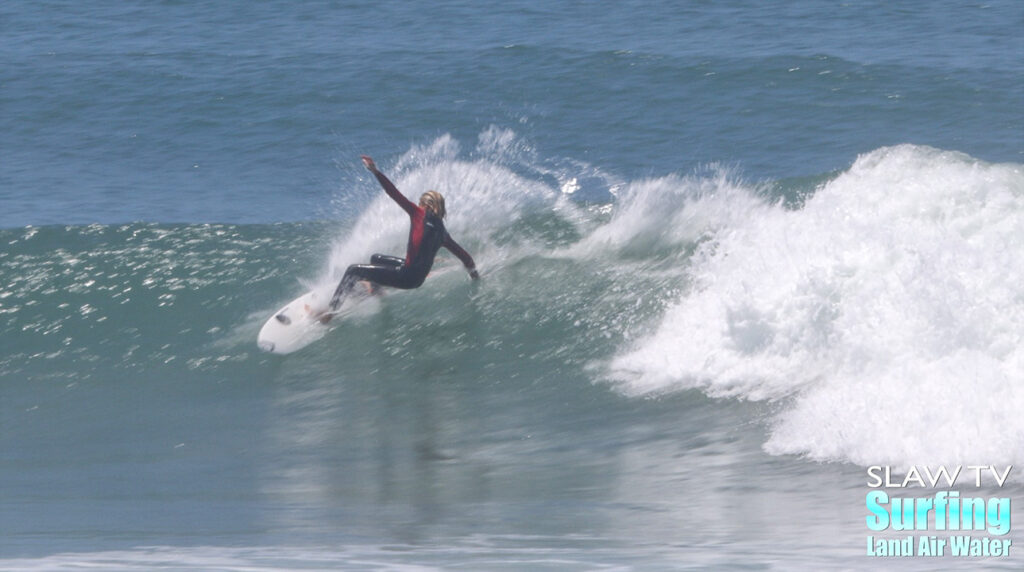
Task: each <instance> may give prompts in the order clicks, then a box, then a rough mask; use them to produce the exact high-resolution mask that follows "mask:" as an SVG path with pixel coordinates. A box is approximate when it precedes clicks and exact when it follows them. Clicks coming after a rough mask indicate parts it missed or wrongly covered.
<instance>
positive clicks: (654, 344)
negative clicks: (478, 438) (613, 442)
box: [590, 145, 1024, 463]
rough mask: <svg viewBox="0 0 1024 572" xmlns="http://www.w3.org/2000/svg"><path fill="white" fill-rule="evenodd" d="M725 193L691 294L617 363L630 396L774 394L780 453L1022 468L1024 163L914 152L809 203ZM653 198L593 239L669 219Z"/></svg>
mask: <svg viewBox="0 0 1024 572" xmlns="http://www.w3.org/2000/svg"><path fill="white" fill-rule="evenodd" d="M718 188H721V189H724V191H725V192H724V193H720V195H721V197H722V198H723V199H724V200H721V201H720V202H718V203H717V204H714V203H712V202H708V201H703V202H700V203H699V204H700V205H701V206H702V208H705V209H709V210H710V212H711V213H712V214H710V215H706V214H705V215H701V216H702V217H707V216H711V217H712V218H714V219H715V220H716V221H717V222H716V223H715V224H711V225H707V224H705V225H704V226H703V228H706V229H708V230H709V231H711V233H712V235H711V238H710V239H709V240H707V241H706V242H704V243H703V245H702V246H701V247H700V248H699V249H698V251H697V252H696V254H695V255H694V258H693V261H692V262H693V266H692V268H691V273H692V279H693V281H694V286H693V288H692V289H690V290H688V291H687V292H686V293H685V294H683V295H682V296H681V298H680V299H679V300H678V301H677V302H676V303H675V304H674V305H673V306H672V307H671V308H670V309H669V310H668V311H667V312H666V313H665V315H664V316H663V317H662V318H661V320H660V323H659V324H657V325H656V327H655V328H654V331H653V333H652V334H651V335H650V336H649V337H646V338H644V339H643V340H641V341H640V342H639V343H636V344H634V345H632V346H631V347H629V348H628V349H627V350H624V351H623V352H622V353H621V354H620V355H618V356H617V357H616V358H615V359H614V360H613V362H612V364H611V366H610V375H611V376H612V377H613V378H614V379H616V380H617V381H618V382H619V383H620V387H621V388H622V390H623V391H625V392H627V393H629V394H642V395H649V394H659V393H666V392H672V391H679V390H685V389H689V388H699V389H701V390H703V391H705V392H706V393H708V394H709V395H712V396H717V397H737V398H742V399H753V400H778V401H780V403H782V404H783V405H782V407H780V409H779V412H778V413H777V414H776V416H775V418H774V419H772V420H771V436H770V438H769V440H768V441H767V443H766V445H765V448H766V450H767V451H768V452H770V453H773V454H802V455H806V456H809V457H811V458H814V459H819V460H846V461H852V462H857V463H875V462H891V463H903V462H907V463H909V462H964V461H976V462H997V461H1004V462H1020V461H1022V460H1024V417H1022V416H1021V415H1020V411H1024V347H1022V346H1024V247H1022V245H1024V171H1022V167H1021V166H1020V165H991V164H986V163H983V162H980V161H976V160H973V159H971V158H970V157H967V156H964V155H961V154H957V153H949V152H942V151H938V150H935V149H931V148H925V147H917V146H909V145H906V146H899V147H892V148H884V149H880V150H877V151H875V152H872V153H868V154H866V155H864V156H862V157H860V158H859V159H858V160H857V161H856V163H855V164H854V165H853V166H852V168H850V169H849V170H848V171H847V172H845V173H843V174H841V175H839V176H838V177H837V178H835V179H834V180H832V181H831V182H829V183H827V184H824V185H823V186H822V187H821V188H819V189H818V190H817V192H816V193H815V194H814V195H813V197H811V198H810V199H809V200H808V201H807V202H806V204H805V205H804V206H803V207H802V208H800V209H798V210H787V209H786V208H784V207H783V206H781V205H772V204H766V203H764V202H757V201H753V199H752V197H753V193H737V192H736V189H735V188H734V187H731V186H729V185H724V186H723V185H721V184H720V185H718ZM642 195H643V193H642V192H641V193H638V196H637V197H636V198H637V199H638V200H640V201H641V202H643V203H644V204H640V205H631V204H626V205H624V210H625V211H626V212H627V214H626V215H624V216H623V217H619V219H618V222H616V221H615V220H613V222H612V223H611V225H612V226H609V227H608V228H607V229H603V230H602V231H600V232H598V233H595V234H594V236H592V237H591V239H590V240H605V239H606V238H607V237H608V236H611V235H613V234H615V233H627V234H628V233H629V232H631V231H630V229H643V228H645V226H646V225H649V224H653V225H655V226H657V225H661V224H662V222H663V221H659V220H652V218H653V219H658V218H659V217H663V216H664V214H663V213H664V212H666V209H663V208H660V207H657V208H655V207H656V205H654V206H653V207H652V204H650V202H649V200H648V199H645V198H644V197H643V196H642ZM689 208H690V207H689V206H688V207H687V209H689ZM716 209H721V212H716ZM630 211H632V212H635V213H639V214H637V215H636V216H637V217H638V218H639V220H635V221H633V220H629V219H628V217H631V216H633V215H631V214H628V213H629V212H630ZM672 216H673V217H674V219H680V220H681V219H683V218H685V216H686V215H684V214H682V213H681V212H680V211H678V210H677V211H676V213H675V214H673V215H672ZM615 224H621V225H622V226H621V228H615V227H614V225H615ZM696 227H697V228H701V225H700V224H697V225H696ZM636 232H642V230H640V231H636ZM602 235H604V236H602Z"/></svg>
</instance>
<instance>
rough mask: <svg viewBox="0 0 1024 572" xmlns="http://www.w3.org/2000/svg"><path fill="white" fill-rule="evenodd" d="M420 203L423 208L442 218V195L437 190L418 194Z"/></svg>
mask: <svg viewBox="0 0 1024 572" xmlns="http://www.w3.org/2000/svg"><path fill="white" fill-rule="evenodd" d="M420 204H421V205H423V207H424V208H425V209H427V210H428V211H430V212H432V213H434V214H435V215H437V217H438V218H444V215H445V210H444V197H442V196H441V193H439V192H437V191H427V192H425V193H423V195H421V196H420Z"/></svg>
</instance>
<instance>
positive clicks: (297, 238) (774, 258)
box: [0, 129, 1024, 464]
mask: <svg viewBox="0 0 1024 572" xmlns="http://www.w3.org/2000/svg"><path fill="white" fill-rule="evenodd" d="M384 167H385V171H386V172H388V173H389V174H390V175H392V176H393V179H394V180H395V182H396V184H397V185H398V186H399V188H400V189H402V190H403V191H404V192H406V193H407V194H409V195H413V196H415V195H417V194H418V193H420V192H422V191H425V190H427V189H428V188H437V189H439V190H441V191H442V192H444V193H445V194H446V195H447V196H448V203H449V213H450V214H449V221H448V226H449V230H450V232H451V234H452V236H453V237H455V238H456V240H457V241H459V242H460V243H461V244H463V246H465V247H466V248H467V249H468V250H469V251H470V252H471V253H472V254H473V255H474V257H476V258H477V260H478V263H479V265H480V267H481V268H482V270H483V272H484V280H483V281H482V283H480V284H472V283H470V281H469V280H468V279H466V278H465V276H464V274H463V272H462V271H461V269H460V267H459V265H458V263H457V261H456V260H454V258H453V257H450V256H449V257H443V258H441V259H439V264H438V266H437V268H436V270H435V273H434V276H432V277H431V279H430V280H428V282H427V284H426V285H425V286H424V287H423V288H422V289H421V290H420V291H418V293H417V294H415V295H412V294H410V293H407V292H392V293H390V294H389V295H387V296H385V298H384V302H383V303H382V304H380V305H379V306H377V307H374V308H372V309H371V310H370V312H369V313H368V314H367V315H365V316H362V317H361V318H359V319H358V320H355V321H353V322H352V323H346V324H344V325H343V326H342V327H341V328H339V332H338V333H336V334H333V335H332V336H330V337H328V338H327V339H326V340H324V341H322V342H318V345H319V346H320V351H317V350H311V351H309V352H307V353H306V354H303V355H304V356H305V357H304V358H303V359H305V360H309V361H310V362H311V363H313V364H314V366H316V364H321V365H320V366H316V367H319V369H318V370H317V371H320V372H321V373H322V374H323V375H328V376H329V375H333V373H334V371H335V368H336V366H337V360H338V359H340V358H338V357H337V356H336V355H334V354H336V353H338V352H339V351H340V352H342V353H344V354H345V355H347V356H349V357H348V358H346V359H348V360H349V361H348V362H346V366H345V367H347V368H354V375H365V376H366V377H372V376H373V375H374V374H373V372H374V371H375V368H376V367H377V366H376V365H375V363H376V362H374V361H373V360H366V359H365V358H363V357H361V356H366V355H376V354H382V355H391V356H402V355H421V354H422V353H423V352H426V353H427V354H429V355H430V357H431V359H432V360H437V362H438V363H447V364H450V367H452V368H456V369H464V370H467V371H470V370H472V371H478V372H480V371H483V372H487V373H486V376H489V378H491V379H499V378H508V377H516V376H519V375H523V376H529V377H531V378H532V379H534V380H548V381H550V382H551V383H557V380H560V379H565V378H566V377H570V378H578V379H584V380H587V382H588V383H591V384H596V385H595V387H596V388H598V389H600V390H601V391H607V388H609V387H610V388H611V389H612V390H613V391H615V392H618V393H621V394H622V395H625V396H628V397H633V398H647V397H650V396H663V395H666V394H670V393H675V392H685V391H692V390H699V391H701V392H703V393H705V394H707V395H708V396H711V397H713V398H721V399H738V400H750V401H764V402H768V403H770V404H772V405H770V406H769V407H768V408H767V409H766V413H765V417H764V426H765V427H766V428H767V435H768V437H767V438H766V441H765V443H764V449H765V450H766V451H768V452H769V453H771V454H774V455H789V454H795V455H803V456H806V457H808V458H811V459H814V460H819V461H847V462H853V463H865V464H867V463H879V462H887V463H895V464H899V463H915V462H916V463H922V462H967V461H971V460H979V461H984V462H993V460H1006V461H1007V462H1019V461H1020V460H1021V459H1022V458H1024V422H1022V421H1021V420H1020V419H1019V416H1018V415H1017V412H1018V411H1020V410H1021V409H1022V408H1024V353H1022V344H1021V340H1022V338H1024V252H1022V250H1021V249H1020V247H1019V241H1020V238H1021V237H1022V236H1024V174H1022V169H1021V166H1020V165H1013V164H987V163H984V162H981V161H978V160H975V159H972V158H971V157H968V156H965V155H962V154H959V153H954V152H947V151H940V150H936V149H932V148H927V147H918V146H911V145H904V146H897V147H888V148H882V149H878V150H876V151H873V152H871V153H867V154H865V155H863V156H861V157H859V158H858V159H857V160H856V162H855V163H854V164H853V165H852V167H850V168H849V169H848V170H846V171H843V172H841V173H838V174H831V175H823V176H822V177H818V178H815V179H813V180H805V179H801V180H794V181H779V182H774V183H765V184H752V183H749V182H746V181H743V180H742V179H741V178H740V177H738V176H737V175H736V174H735V173H733V172H731V171H730V170H729V169H726V168H721V167H716V166H709V167H707V168H704V169H702V170H699V171H697V172H694V173H692V174H689V175H670V176H666V177H658V178H648V179H640V180H632V181H624V180H618V179H616V178H615V177H612V176H608V175H606V174H605V173H603V172H602V171H601V169H600V168H598V167H595V166H592V165H585V164H580V163H578V162H573V163H571V164H570V163H557V162H543V161H539V160H538V159H537V158H536V156H535V155H534V154H533V152H532V149H531V148H530V147H529V146H528V145H527V144H525V143H524V142H523V141H522V140H521V139H520V138H519V137H518V136H517V135H516V134H514V133H512V132H509V131H505V130H500V129H488V130H485V131H484V132H483V133H482V134H481V135H480V137H479V140H478V141H477V142H476V144H475V145H474V146H473V147H472V148H470V149H468V150H464V149H463V148H462V145H461V144H460V143H459V142H458V141H457V140H455V139H454V138H452V137H450V136H443V137H440V138H438V139H437V140H436V141H434V142H433V143H431V144H428V145H425V146H422V147H414V148H412V149H410V150H409V152H407V153H406V154H405V155H404V156H402V157H400V158H399V159H398V160H397V161H396V162H395V164H393V165H387V166H384ZM357 187H358V188H357V189H356V190H355V192H351V193H348V194H346V195H345V196H346V197H347V199H346V201H347V202H344V203H338V204H336V205H335V208H336V209H337V210H338V211H339V212H352V211H354V212H358V213H359V214H358V216H356V217H355V218H354V219H351V221H350V222H349V223H346V224H345V225H344V226H343V227H342V228H341V229H340V230H339V228H338V227H337V225H334V224H327V223H316V224H314V223H306V224H300V223H294V224H279V225H195V224H193V225H149V224H129V225H112V226H101V225H95V226H86V227H28V228H24V229H12V230H3V231H0V240H2V241H3V243H4V244H5V245H6V249H5V250H4V252H3V253H0V261H2V263H3V264H2V271H0V284H2V285H0V333H2V336H3V339H4V347H5V351H4V355H3V357H2V358H0V374H2V375H4V376H5V377H7V378H9V379H14V378H18V379H22V380H26V381H28V382H34V381H44V382H45V381H53V380H59V381H60V380H62V381H70V382H74V383H78V382H82V381H88V380H91V379H103V378H105V377H110V375H111V372H115V373H117V372H120V373H123V372H128V373H130V374H132V375H135V374H140V373H147V374H148V373H150V372H152V371H166V372H168V373H170V374H171V375H177V374H179V373H180V372H191V373H195V374H196V375H208V374H211V373H212V374H215V375H216V376H218V377H219V378H225V377H228V378H230V377H232V376H237V377H246V376H256V375H257V374H256V372H258V371H259V370H260V369H261V368H265V367H266V365H267V364H268V363H270V362H269V361H268V360H271V358H270V357H268V356H264V355H262V354H260V353H259V352H257V351H256V348H255V345H254V339H255V333H256V331H257V330H258V328H259V325H260V323H261V322H262V320H264V319H265V318H266V317H267V316H268V315H269V314H270V313H271V312H272V311H273V310H274V309H275V308H277V307H278V306H279V305H281V304H283V303H284V302H285V301H287V300H288V299H290V298H293V297H295V296H297V295H299V294H301V293H302V291H304V290H307V289H309V288H321V289H324V290H328V289H331V288H333V286H334V284H335V281H336V280H337V279H338V277H339V275H340V273H341V272H342V271H343V270H344V268H345V266H347V265H348V264H352V263H355V262H361V261H363V260H365V259H366V257H368V256H369V254H371V253H373V252H386V253H392V254H400V253H402V252H403V251H404V242H405V232H406V222H405V220H404V215H403V214H402V213H401V211H400V210H399V209H397V208H395V207H394V206H393V205H392V204H391V203H390V202H389V200H388V199H387V198H386V197H385V196H383V194H382V193H380V192H379V190H378V189H377V188H376V181H374V180H372V178H370V177H363V178H362V179H360V181H359V183H358V184H357ZM359 197H363V198H362V199H359ZM366 328H370V330H371V331H375V332H383V333H381V334H379V335H377V336H370V337H367V338H366V339H362V340H357V341H354V342H345V345H344V347H342V346H341V345H340V344H341V343H342V340H351V339H352V337H353V336H355V335H356V334H357V333H358V332H360V331H366V330H365V329H366ZM356 337H357V338H358V337H360V336H356ZM442 341H443V342H444V343H441V342H442ZM327 348H330V351H323V350H326V349H327ZM360 360H362V361H360ZM364 362H365V363H364ZM360 368H364V369H360ZM314 369H316V368H314ZM120 373H118V375H120ZM481 375H483V374H481ZM140 377H144V376H140ZM137 383H145V381H143V380H141V379H140V380H139V381H138V382H137Z"/></svg>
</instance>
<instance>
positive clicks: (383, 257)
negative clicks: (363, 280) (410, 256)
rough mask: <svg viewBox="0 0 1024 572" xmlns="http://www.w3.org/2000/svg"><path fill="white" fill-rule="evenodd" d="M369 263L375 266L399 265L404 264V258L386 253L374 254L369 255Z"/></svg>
mask: <svg viewBox="0 0 1024 572" xmlns="http://www.w3.org/2000/svg"><path fill="white" fill-rule="evenodd" d="M370 264H373V265H375V266H401V265H403V264H405V260H403V259H401V258H399V257H397V256H388V255H387V254H374V255H373V256H371V257H370Z"/></svg>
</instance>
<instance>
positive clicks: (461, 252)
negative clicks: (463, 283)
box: [441, 232, 480, 280]
mask: <svg viewBox="0 0 1024 572" xmlns="http://www.w3.org/2000/svg"><path fill="white" fill-rule="evenodd" d="M441 245H442V246H444V247H445V248H447V249H448V250H450V251H451V253H452V254H454V255H455V256H457V257H458V259H459V260H461V261H462V264H463V266H465V267H466V270H468V271H469V276H470V278H472V279H473V280H476V279H477V278H480V274H479V273H478V272H477V271H476V263H475V262H473V257H472V256H470V255H469V253H468V252H466V249H464V248H462V247H461V246H459V243H457V242H455V241H454V240H452V237H451V236H449V235H448V233H447V232H446V233H445V234H444V242H442V243H441Z"/></svg>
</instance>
